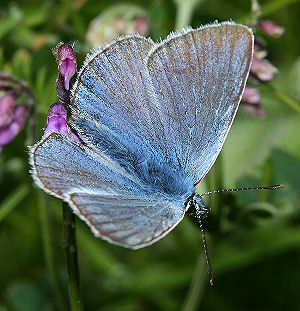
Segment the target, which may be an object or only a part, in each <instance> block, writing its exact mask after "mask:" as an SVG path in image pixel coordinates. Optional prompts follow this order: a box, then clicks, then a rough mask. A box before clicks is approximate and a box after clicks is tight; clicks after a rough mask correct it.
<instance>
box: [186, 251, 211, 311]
mask: <svg viewBox="0 0 300 311" xmlns="http://www.w3.org/2000/svg"><path fill="white" fill-rule="evenodd" d="M206 282H207V272H206V261H205V257H204V255H203V254H201V255H200V256H199V258H198V261H197V264H196V267H195V273H194V276H193V279H192V282H191V285H190V288H189V290H188V293H187V295H186V297H185V300H184V302H183V305H182V308H181V311H194V310H198V306H199V304H200V301H201V298H202V297H203V294H204V291H205V288H206V284H205V283H206Z"/></svg>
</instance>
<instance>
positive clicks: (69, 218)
mask: <svg viewBox="0 0 300 311" xmlns="http://www.w3.org/2000/svg"><path fill="white" fill-rule="evenodd" d="M62 208H63V223H64V224H63V228H64V248H65V250H66V261H67V272H68V285H69V286H68V287H69V297H70V305H71V310H72V311H81V310H83V307H82V304H81V301H80V294H79V272H78V259H77V244H76V218H75V215H74V214H73V212H72V210H71V209H70V207H69V205H68V204H67V203H66V202H63V203H62Z"/></svg>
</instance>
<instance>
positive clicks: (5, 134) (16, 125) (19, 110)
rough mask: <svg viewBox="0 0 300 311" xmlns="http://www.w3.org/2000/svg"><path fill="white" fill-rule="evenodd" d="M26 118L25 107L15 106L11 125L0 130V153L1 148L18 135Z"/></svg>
mask: <svg viewBox="0 0 300 311" xmlns="http://www.w3.org/2000/svg"><path fill="white" fill-rule="evenodd" d="M26 117H27V107H26V106H25V105H19V106H16V108H15V109H14V113H13V118H12V121H11V123H9V124H8V125H7V126H5V127H1V128H0V152H1V150H2V147H3V146H5V145H7V144H8V143H10V142H11V141H12V140H13V139H14V138H15V137H16V135H17V134H18V133H19V131H20V129H21V128H22V126H23V124H24V122H25V120H26Z"/></svg>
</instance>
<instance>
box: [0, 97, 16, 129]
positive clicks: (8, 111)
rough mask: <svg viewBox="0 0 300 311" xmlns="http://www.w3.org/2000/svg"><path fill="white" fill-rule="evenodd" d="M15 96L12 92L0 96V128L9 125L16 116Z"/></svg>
mask: <svg viewBox="0 0 300 311" xmlns="http://www.w3.org/2000/svg"><path fill="white" fill-rule="evenodd" d="M14 107H15V96H14V95H13V94H12V93H7V94H4V95H3V96H1V97H0V128H1V127H6V126H8V125H9V124H10V123H11V122H12V120H13V116H14Z"/></svg>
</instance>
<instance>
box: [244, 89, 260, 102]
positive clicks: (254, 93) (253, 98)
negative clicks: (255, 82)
mask: <svg viewBox="0 0 300 311" xmlns="http://www.w3.org/2000/svg"><path fill="white" fill-rule="evenodd" d="M242 101H244V102H247V103H249V104H259V103H260V95H259V93H258V90H257V88H255V87H251V86H246V87H245V91H244V94H243V97H242Z"/></svg>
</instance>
